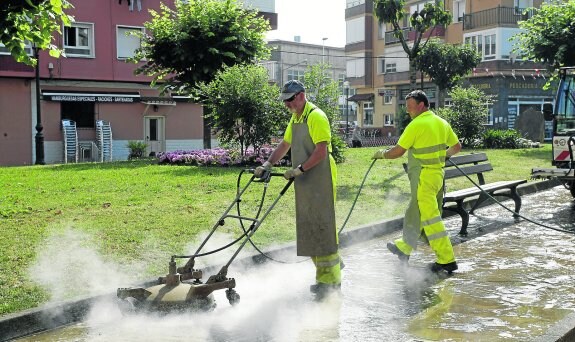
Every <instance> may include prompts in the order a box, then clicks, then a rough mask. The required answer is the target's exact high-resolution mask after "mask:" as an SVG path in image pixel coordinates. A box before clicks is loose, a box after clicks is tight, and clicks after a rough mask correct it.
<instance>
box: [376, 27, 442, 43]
mask: <svg viewBox="0 0 575 342" xmlns="http://www.w3.org/2000/svg"><path fill="white" fill-rule="evenodd" d="M401 31H402V32H403V37H405V40H406V41H412V40H415V36H416V34H417V32H416V31H415V30H414V29H413V27H405V28H402V29H401ZM443 36H445V28H444V27H441V26H436V27H434V28H433V29H429V30H427V31H426V32H425V33H424V34H423V38H424V39H427V38H429V37H443ZM384 39H385V45H391V44H395V43H399V38H397V37H395V36H394V35H393V31H389V32H385V37H384Z"/></svg>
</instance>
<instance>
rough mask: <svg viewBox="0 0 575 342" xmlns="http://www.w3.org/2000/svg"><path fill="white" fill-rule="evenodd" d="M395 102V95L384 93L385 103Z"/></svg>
mask: <svg viewBox="0 0 575 342" xmlns="http://www.w3.org/2000/svg"><path fill="white" fill-rule="evenodd" d="M392 103H393V96H392V95H391V94H385V95H383V104H392Z"/></svg>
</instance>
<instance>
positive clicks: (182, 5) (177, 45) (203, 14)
mask: <svg viewBox="0 0 575 342" xmlns="http://www.w3.org/2000/svg"><path fill="white" fill-rule="evenodd" d="M151 15H152V20H151V21H150V22H147V23H145V24H144V26H145V28H146V30H147V32H149V33H150V34H149V35H148V34H144V33H139V34H136V35H139V36H140V37H141V38H142V47H141V48H140V49H138V50H137V51H136V55H135V56H134V58H133V59H132V61H135V62H139V61H143V62H144V64H143V65H142V66H140V67H138V68H137V69H136V74H145V75H148V76H152V77H153V78H154V79H153V82H152V85H154V86H157V87H158V88H159V89H160V90H161V91H162V93H163V92H165V91H168V90H169V91H175V92H178V93H186V94H190V95H192V96H194V97H195V99H196V100H200V101H209V99H202V98H198V97H197V95H196V94H195V91H194V90H195V89H196V85H197V84H199V83H200V82H205V83H209V82H210V81H212V80H213V79H214V77H215V75H216V73H217V72H218V71H219V70H222V69H223V68H224V67H226V66H232V65H235V64H242V63H249V62H252V61H253V60H255V59H261V58H266V57H267V56H268V55H269V49H268V48H267V47H266V43H265V41H264V38H265V33H266V31H267V30H268V29H269V24H268V22H267V21H266V20H265V19H263V18H261V17H258V16H257V13H255V12H254V11H248V10H245V9H243V8H242V6H241V4H239V3H238V2H236V1H235V0H225V1H220V0H187V1H182V0H176V2H175V10H172V9H170V8H169V7H167V6H165V5H163V4H162V5H161V10H160V12H159V13H158V12H156V11H151ZM210 133H211V132H210V129H209V125H208V123H207V120H204V146H205V147H206V148H209V147H210V135H211V134H210Z"/></svg>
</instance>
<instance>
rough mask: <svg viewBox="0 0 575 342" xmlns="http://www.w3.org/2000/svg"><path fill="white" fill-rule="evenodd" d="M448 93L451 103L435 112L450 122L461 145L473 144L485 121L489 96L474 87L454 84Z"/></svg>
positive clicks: (476, 140) (479, 137) (480, 133)
mask: <svg viewBox="0 0 575 342" xmlns="http://www.w3.org/2000/svg"><path fill="white" fill-rule="evenodd" d="M449 94H450V95H451V99H452V102H453V105H452V106H451V107H444V108H439V109H438V110H437V111H436V113H437V115H439V116H441V117H442V118H444V119H445V120H447V121H448V122H449V123H450V124H451V127H452V128H453V131H455V134H457V136H458V137H459V139H460V140H461V143H462V144H463V146H475V145H476V143H477V142H478V141H480V140H481V136H482V134H483V130H484V126H483V125H484V124H485V122H486V121H487V115H488V109H487V103H488V102H489V98H488V96H487V95H485V93H483V92H482V91H481V90H479V89H477V88H474V87H470V88H462V87H459V86H456V87H455V88H453V90H452V91H451V92H450V93H449Z"/></svg>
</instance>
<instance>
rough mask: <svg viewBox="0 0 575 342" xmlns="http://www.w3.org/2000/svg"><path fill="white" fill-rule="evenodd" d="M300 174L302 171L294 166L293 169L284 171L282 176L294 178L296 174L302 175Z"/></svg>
mask: <svg viewBox="0 0 575 342" xmlns="http://www.w3.org/2000/svg"><path fill="white" fill-rule="evenodd" d="M302 174H303V172H301V170H300V169H299V168H297V167H296V168H295V169H290V170H287V171H286V172H285V173H284V178H285V179H292V178H296V177H297V176H299V175H302Z"/></svg>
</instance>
